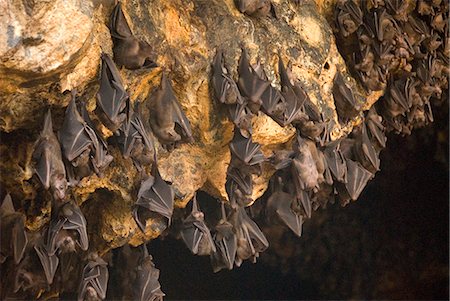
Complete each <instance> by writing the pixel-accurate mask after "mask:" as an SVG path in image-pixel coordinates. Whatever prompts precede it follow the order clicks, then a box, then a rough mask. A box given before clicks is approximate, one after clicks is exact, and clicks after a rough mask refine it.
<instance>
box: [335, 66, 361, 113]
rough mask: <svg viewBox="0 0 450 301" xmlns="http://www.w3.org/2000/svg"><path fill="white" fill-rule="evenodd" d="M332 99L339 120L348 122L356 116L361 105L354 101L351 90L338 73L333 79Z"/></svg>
mask: <svg viewBox="0 0 450 301" xmlns="http://www.w3.org/2000/svg"><path fill="white" fill-rule="evenodd" d="M333 97H334V103H335V105H336V110H337V113H338V115H339V118H341V119H343V120H349V119H352V118H354V117H356V116H357V115H358V113H359V111H360V109H361V105H360V104H359V103H358V102H357V101H356V99H355V96H354V95H353V92H352V89H351V88H350V87H349V86H348V85H347V83H346V82H345V80H344V77H343V76H342V74H341V73H340V72H339V71H338V72H337V73H336V76H335V77H334V82H333Z"/></svg>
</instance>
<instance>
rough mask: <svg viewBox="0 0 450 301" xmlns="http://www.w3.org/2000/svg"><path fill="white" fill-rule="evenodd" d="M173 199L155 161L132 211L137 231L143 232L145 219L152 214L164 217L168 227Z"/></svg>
mask: <svg viewBox="0 0 450 301" xmlns="http://www.w3.org/2000/svg"><path fill="white" fill-rule="evenodd" d="M174 197H175V193H174V191H173V189H172V187H171V186H170V185H169V184H167V183H166V181H164V180H163V178H161V175H160V174H159V170H158V167H157V162H156V159H155V162H154V163H153V170H152V175H150V176H149V177H148V178H147V179H146V180H144V181H143V182H142V183H141V187H140V188H139V192H138V198H137V201H136V203H135V205H134V209H133V218H134V220H135V221H136V223H137V225H138V226H139V229H141V231H142V232H145V229H146V227H147V218H148V217H151V216H152V214H157V215H161V216H163V217H165V218H166V219H167V227H168V226H169V225H170V222H171V219H172V213H173V202H174Z"/></svg>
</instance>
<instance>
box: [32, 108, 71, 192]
mask: <svg viewBox="0 0 450 301" xmlns="http://www.w3.org/2000/svg"><path fill="white" fill-rule="evenodd" d="M33 159H34V160H35V161H36V162H37V165H36V168H35V172H36V174H37V176H38V178H39V180H40V181H41V183H42V185H43V186H44V188H45V189H49V188H51V190H52V192H53V197H54V198H55V199H58V200H63V199H65V197H66V189H67V180H66V169H65V167H64V163H63V160H62V156H61V147H60V145H59V142H58V139H57V138H56V135H55V134H54V133H53V126H52V115H51V112H50V110H49V111H48V112H47V115H46V116H45V121H44V128H43V130H42V132H41V134H40V136H39V138H38V140H37V141H36V143H35V148H34V152H33Z"/></svg>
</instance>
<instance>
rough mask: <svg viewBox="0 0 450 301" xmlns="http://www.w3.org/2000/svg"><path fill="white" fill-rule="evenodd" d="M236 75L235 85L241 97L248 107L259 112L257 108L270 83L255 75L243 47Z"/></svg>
mask: <svg viewBox="0 0 450 301" xmlns="http://www.w3.org/2000/svg"><path fill="white" fill-rule="evenodd" d="M238 74H239V78H238V82H237V85H238V87H239V91H240V92H241V95H242V96H244V97H245V98H246V99H247V100H248V105H249V106H251V105H252V106H253V107H255V108H258V110H259V106H261V104H262V100H261V97H262V95H263V94H264V92H265V91H266V89H267V88H268V87H269V86H270V82H269V81H266V80H263V79H261V78H260V76H259V75H258V74H256V72H255V70H254V69H253V67H252V66H251V65H250V62H249V61H248V57H247V51H246V50H245V48H243V47H242V54H241V57H240V59H239V67H238ZM258 110H256V109H254V110H252V111H253V112H254V111H258Z"/></svg>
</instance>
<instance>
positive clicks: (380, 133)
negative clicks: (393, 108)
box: [365, 106, 387, 150]
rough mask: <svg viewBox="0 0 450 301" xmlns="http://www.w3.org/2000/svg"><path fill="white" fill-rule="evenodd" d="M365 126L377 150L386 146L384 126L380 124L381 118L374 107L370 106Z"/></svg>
mask: <svg viewBox="0 0 450 301" xmlns="http://www.w3.org/2000/svg"><path fill="white" fill-rule="evenodd" d="M365 120H366V126H367V129H368V131H369V133H370V137H371V138H372V142H373V143H375V144H376V145H377V146H378V147H377V148H378V150H380V149H382V148H385V147H386V140H387V138H386V134H385V128H384V126H383V124H382V121H383V119H382V118H381V116H380V115H378V113H377V111H376V110H375V107H373V106H372V108H370V110H369V111H368V112H367V115H366V119H365Z"/></svg>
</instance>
